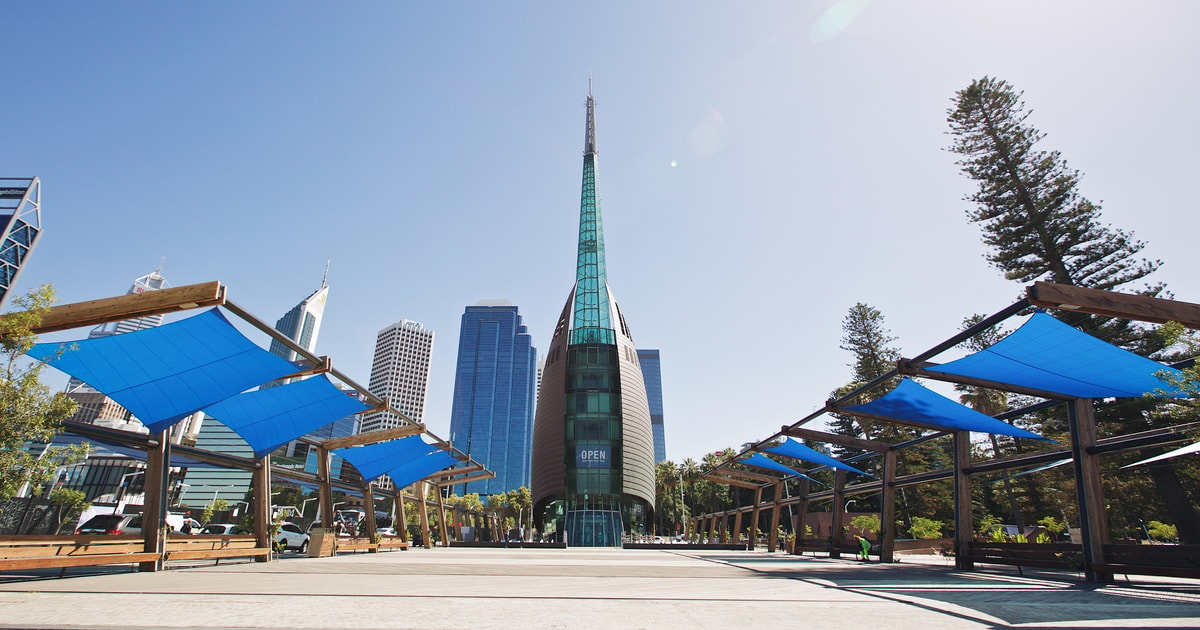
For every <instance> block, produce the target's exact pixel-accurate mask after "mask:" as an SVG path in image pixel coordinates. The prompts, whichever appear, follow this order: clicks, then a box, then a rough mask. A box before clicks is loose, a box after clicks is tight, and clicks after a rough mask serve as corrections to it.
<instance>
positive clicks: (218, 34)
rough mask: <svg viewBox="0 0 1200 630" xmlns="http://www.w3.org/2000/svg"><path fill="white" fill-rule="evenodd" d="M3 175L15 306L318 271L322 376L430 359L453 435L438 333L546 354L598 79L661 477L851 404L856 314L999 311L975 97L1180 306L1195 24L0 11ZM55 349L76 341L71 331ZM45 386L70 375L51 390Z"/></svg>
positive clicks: (868, 16) (610, 10)
mask: <svg viewBox="0 0 1200 630" xmlns="http://www.w3.org/2000/svg"><path fill="white" fill-rule="evenodd" d="M0 15H2V16H3V22H4V24H5V28H4V33H3V35H2V36H0V60H3V68H4V79H5V81H4V84H5V87H4V98H3V101H2V104H0V112H2V113H3V116H2V117H0V118H2V120H3V124H4V134H3V138H4V145H3V150H0V176H8V177H13V176H30V175H36V176H39V177H41V178H42V181H43V184H44V197H43V207H44V209H43V221H44V226H45V234H44V237H43V240H42V241H41V243H40V244H39V246H38V248H37V250H36V251H35V252H34V255H33V257H32V259H31V261H30V264H29V266H28V268H27V270H26V272H25V274H24V275H23V276H22V278H21V283H20V284H21V288H22V289H23V288H27V287H31V286H35V285H37V284H41V283H43V282H50V283H53V284H54V286H55V287H56V288H57V290H58V293H59V299H60V301H62V302H74V301H80V300H87V299H93V298H98V297H106V296H110V295H117V294H120V293H123V292H124V291H126V290H127V289H128V288H129V285H130V283H131V282H132V280H133V279H134V278H136V277H138V276H141V275H144V274H146V273H148V272H150V271H152V270H153V269H154V268H155V267H156V266H157V265H158V263H159V260H160V258H163V257H165V259H166V264H165V266H164V268H163V274H164V275H165V276H166V277H167V279H168V280H169V281H170V282H171V283H172V284H173V285H176V286H178V285H183V284H190V283H195V282H204V281H209V280H220V281H222V282H224V283H225V284H227V285H228V287H229V291H230V297H231V298H232V299H233V300H234V301H235V302H237V303H239V304H240V305H242V306H243V307H245V308H247V309H249V310H250V311H251V312H253V313H255V314H256V315H258V316H259V317H260V318H262V319H264V320H267V321H269V322H274V321H275V319H276V318H278V317H279V316H280V315H282V314H283V313H284V312H285V311H287V310H288V309H289V308H291V307H292V306H293V305H295V304H296V303H297V302H298V301H299V300H300V299H302V298H303V297H305V296H306V295H308V294H309V293H310V292H312V291H313V290H315V289H316V288H317V287H318V286H319V284H320V280H321V274H322V272H323V270H324V266H325V261H326V259H327V258H329V257H332V259H333V264H332V269H331V271H330V276H329V284H330V287H331V288H330V297H329V304H328V308H327V310H326V317H325V322H324V325H323V328H322V331H321V336H320V341H319V344H318V348H317V349H318V352H319V353H321V354H326V355H329V356H330V357H332V359H333V362H334V365H335V366H337V367H338V368H339V369H341V370H342V371H344V372H345V373H347V374H348V375H349V376H351V377H353V378H355V379H356V380H358V381H359V382H361V383H363V384H364V385H365V384H366V382H367V380H368V375H369V371H370V362H371V355H372V351H373V348H374V341H375V334H376V333H377V332H378V331H379V330H380V329H381V328H383V327H385V326H387V325H389V324H391V323H393V322H395V321H398V320H400V319H405V318H407V319H412V320H416V321H419V322H422V323H423V324H424V325H425V326H426V327H428V328H431V329H433V330H434V331H436V340H435V344H434V358H433V374H432V382H431V387H430V391H429V401H428V413H427V417H426V420H427V422H428V424H429V426H430V428H431V429H432V430H433V431H434V432H435V433H438V434H439V435H442V436H443V437H446V436H447V435H448V426H449V414H450V405H451V391H452V388H453V379H454V358H455V352H456V349H457V342H458V339H457V337H458V326H459V317H460V315H461V314H462V311H463V308H464V307H465V306H467V305H469V304H474V303H475V302H476V301H478V300H480V299H483V298H504V299H508V300H511V301H512V302H513V303H514V304H516V305H518V306H519V307H520V309H521V312H522V314H523V315H524V317H525V321H526V324H527V325H528V326H529V329H530V331H531V332H532V334H533V335H534V338H535V343H536V345H537V346H538V348H539V349H542V350H544V349H545V348H546V347H547V346H548V345H549V341H550V333H551V332H552V327H553V325H554V322H555V318H556V317H557V315H558V313H559V311H560V310H561V308H562V305H563V302H564V300H565V299H566V296H567V293H568V291H569V289H570V287H571V283H572V282H573V280H574V256H575V236H576V229H577V221H578V210H579V190H580V174H581V170H582V158H581V150H582V145H583V127H584V110H583V100H584V97H585V95H586V92H587V81H588V74H589V73H591V74H592V76H593V77H594V92H595V95H596V99H597V103H598V105H597V107H598V113H597V119H598V128H599V149H600V157H599V188H600V193H601V196H602V200H603V212H604V222H605V225H604V227H605V238H606V244H607V248H608V249H607V251H608V271H609V280H610V283H611V286H612V287H613V290H614V292H615V293H616V296H617V299H618V300H619V301H620V303H621V305H622V308H623V311H624V312H625V313H626V316H627V319H628V323H629V326H630V328H631V330H632V332H633V336H634V339H635V340H636V341H637V343H638V344H639V346H641V347H647V348H659V349H661V351H662V361H663V363H662V365H663V389H664V398H665V400H664V407H665V415H666V431H667V433H666V435H667V453H668V456H669V457H670V458H671V459H673V460H676V461H679V460H681V459H683V458H684V457H696V458H699V457H700V456H701V455H703V454H704V453H705V452H708V451H713V450H718V449H721V448H724V447H726V446H733V447H737V446H738V445H740V444H741V443H743V442H748V441H754V440H758V439H762V438H764V437H766V436H768V435H770V434H772V433H773V432H775V431H777V430H778V429H779V427H780V426H781V425H783V424H789V423H791V422H793V421H795V420H797V419H799V418H800V417H802V416H804V415H806V414H808V413H809V412H810V411H811V410H813V409H814V408H816V407H818V406H820V405H821V404H822V403H823V401H824V400H825V398H826V397H827V396H828V394H829V392H830V391H832V390H833V389H835V388H837V387H838V386H840V385H842V384H843V383H844V382H845V381H846V380H847V379H848V378H849V374H850V371H849V368H848V367H847V363H848V362H849V361H850V357H849V356H848V355H847V353H845V352H844V351H842V350H839V349H838V339H839V337H840V336H841V334H842V333H841V321H842V318H843V317H844V316H845V314H846V312H847V310H848V309H849V308H850V307H851V306H852V305H853V304H854V303H855V302H865V303H867V304H870V305H872V306H875V307H876V308H879V309H880V310H881V311H882V312H883V313H884V315H885V317H886V318H887V319H886V321H887V325H888V327H889V328H890V329H891V330H892V333H893V334H894V335H895V336H896V337H898V338H899V340H898V342H897V345H898V346H899V347H901V348H902V349H903V350H904V351H905V354H907V355H913V354H916V353H918V352H920V351H922V350H924V349H926V348H928V347H930V346H932V345H934V344H935V343H937V342H939V341H941V340H943V339H945V338H947V337H949V336H950V335H951V334H953V332H954V331H956V330H957V328H958V326H959V323H960V322H961V321H962V319H963V318H964V317H966V316H968V315H970V314H972V313H991V312H995V311H997V310H999V309H1000V308H1002V307H1004V306H1007V305H1008V304H1010V303H1011V302H1013V301H1014V300H1015V299H1016V298H1017V297H1018V295H1019V294H1020V291H1021V287H1020V286H1019V285H1017V284H1016V283H1012V282H1009V281H1006V280H1004V279H1003V278H1002V277H1001V275H1000V274H999V273H998V272H997V271H995V270H993V269H991V268H989V267H988V265H987V264H986V262H985V261H984V258H983V255H984V253H985V250H984V247H983V245H982V244H981V241H980V238H979V230H978V228H977V227H976V226H973V225H970V224H968V223H967V222H966V219H965V212H966V210H967V209H968V204H967V203H966V202H964V201H963V200H962V197H963V196H964V195H965V194H968V193H969V192H970V191H971V183H970V182H969V181H968V180H966V179H965V178H964V177H963V176H962V175H960V173H959V170H958V168H957V167H956V166H955V157H954V156H953V155H952V154H950V153H948V152H946V151H945V147H946V146H947V145H948V144H949V138H948V136H947V135H946V130H947V125H946V122H945V118H946V110H947V108H948V107H949V106H950V99H951V98H952V97H953V95H954V92H955V91H956V90H958V89H961V88H963V87H966V86H967V85H968V84H969V83H970V82H971V80H973V79H976V78H979V77H981V76H984V75H991V76H995V77H999V78H1003V79H1006V80H1008V81H1009V82H1011V83H1012V84H1014V85H1015V86H1016V87H1017V88H1018V89H1020V90H1023V91H1024V92H1025V100H1026V102H1027V104H1028V105H1029V107H1030V108H1031V109H1033V110H1034V114H1033V116H1032V117H1031V118H1030V122H1031V123H1032V124H1034V125H1035V126H1037V127H1039V128H1040V129H1042V130H1043V131H1044V132H1046V133H1047V134H1048V137H1047V139H1046V140H1045V142H1044V144H1043V148H1046V149H1056V150H1059V151H1061V152H1062V153H1063V155H1064V157H1065V158H1066V159H1067V160H1068V162H1069V164H1070V165H1071V166H1073V167H1075V168H1078V169H1080V170H1081V171H1082V172H1083V174H1084V175H1083V180H1082V186H1081V190H1082V192H1083V194H1084V195H1086V196H1087V197H1089V198H1090V199H1091V200H1093V201H1096V202H1103V208H1104V219H1105V220H1106V221H1107V222H1110V223H1111V224H1113V225H1114V226H1115V227H1119V228H1122V229H1126V230H1132V231H1133V232H1135V233H1136V235H1137V237H1138V238H1141V239H1143V240H1145V241H1146V242H1147V243H1148V247H1147V249H1146V250H1145V253H1146V254H1147V256H1149V257H1151V258H1158V259H1161V260H1163V261H1164V263H1165V265H1164V266H1163V268H1162V269H1161V270H1160V272H1159V273H1158V274H1157V275H1156V279H1158V280H1161V281H1164V282H1167V283H1168V285H1169V287H1170V288H1171V289H1172V290H1173V291H1174V292H1175V294H1176V295H1177V297H1179V298H1180V299H1184V300H1188V301H1197V302H1200V278H1197V275H1196V269H1197V267H1198V266H1200V265H1198V263H1200V253H1198V252H1200V248H1197V246H1196V244H1195V240H1196V235H1197V234H1198V233H1200V230H1198V228H1200V213H1198V212H1197V211H1196V208H1195V198H1196V196H1195V194H1194V191H1193V187H1194V184H1192V183H1190V182H1192V181H1194V179H1195V175H1194V173H1193V171H1194V169H1195V146H1196V144H1197V140H1198V136H1200V128H1198V123H1197V119H1198V117H1197V115H1196V112H1198V111H1200V90H1198V87H1197V82H1196V81H1194V80H1193V79H1194V77H1193V75H1194V69H1195V67H1196V65H1197V62H1198V61H1200V54H1198V53H1200V38H1197V37H1196V36H1195V32H1194V31H1195V25H1196V24H1200V3H1194V2H1187V1H1182V0H1181V1H1175V2H1165V1H1158V2H1156V1H1148V2H1095V1H1090V0H1089V1H1080V2H1043V1H1009V2H952V1H948V0H947V1H945V2H921V1H911V2H880V1H876V2H866V1H865V0H864V1H858V2H846V1H833V0H824V1H811V2H755V3H733V2H696V1H692V0H689V1H686V2H684V1H679V2H593V3H587V4H586V5H585V3H566V2H506V3H484V2H477V3H407V2H391V1H387V2H372V1H362V2H350V3H342V2H338V3H334V2H248V3H243V2H204V3H199V2H194V3H160V2H134V1H130V2H119V3H116V2H113V3H90V2H89V3H85V2H75V3H44V2H40V3H7V4H6V6H5V7H4V8H3V9H2V10H0ZM85 332H86V331H78V332H77V333H76V334H74V335H72V337H82V336H83V335H84V333H85ZM64 380H65V379H64Z"/></svg>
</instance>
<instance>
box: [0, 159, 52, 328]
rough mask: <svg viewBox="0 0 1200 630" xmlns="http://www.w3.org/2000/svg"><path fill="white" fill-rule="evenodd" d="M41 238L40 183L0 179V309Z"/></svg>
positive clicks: (37, 180) (31, 179)
mask: <svg viewBox="0 0 1200 630" xmlns="http://www.w3.org/2000/svg"><path fill="white" fill-rule="evenodd" d="M41 235H42V182H41V180H39V179H38V178H36V177H0V306H4V302H5V300H7V299H8V293H9V291H10V290H11V289H12V288H13V287H14V286H16V284H17V278H18V277H19V276H20V275H21V270H22V269H24V268H25V261H26V259H27V258H29V254H30V253H32V252H33V248H34V246H35V245H37V242H38V238H39V237H41Z"/></svg>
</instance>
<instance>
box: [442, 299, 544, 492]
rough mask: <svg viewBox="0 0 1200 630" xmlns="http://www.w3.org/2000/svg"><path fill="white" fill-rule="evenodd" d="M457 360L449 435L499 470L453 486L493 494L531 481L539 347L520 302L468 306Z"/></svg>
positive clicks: (459, 338) (490, 467)
mask: <svg viewBox="0 0 1200 630" xmlns="http://www.w3.org/2000/svg"><path fill="white" fill-rule="evenodd" d="M457 365H458V366H457V368H456V369H455V372H454V403H453V406H452V407H451V410H450V441H451V442H453V443H454V446H455V447H456V448H457V449H458V450H460V451H463V452H465V453H467V454H468V455H470V456H471V457H472V459H474V460H475V461H477V462H479V463H481V464H483V465H484V466H487V468H488V470H491V471H492V472H494V473H496V476H495V477H494V478H492V479H485V480H483V481H472V482H468V483H466V484H463V485H461V486H459V487H458V488H457V489H456V490H455V492H456V493H458V494H460V495H464V494H470V493H473V492H474V493H478V494H482V495H491V494H498V493H502V492H507V491H509V490H515V489H517V488H520V487H521V486H528V485H529V461H530V457H531V454H532V450H533V405H534V402H535V398H534V396H535V395H536V394H535V389H536V382H535V381H536V378H537V349H536V348H534V347H533V340H532V337H530V335H529V332H528V331H527V330H526V328H525V326H524V325H523V324H522V323H521V315H520V313H518V312H517V307H515V306H513V305H512V304H511V303H509V302H507V301H504V300H483V301H481V302H479V303H478V304H476V305H475V306H468V307H467V309H466V311H465V312H464V313H463V316H462V327H461V328H460V329H459V336H458V364H457Z"/></svg>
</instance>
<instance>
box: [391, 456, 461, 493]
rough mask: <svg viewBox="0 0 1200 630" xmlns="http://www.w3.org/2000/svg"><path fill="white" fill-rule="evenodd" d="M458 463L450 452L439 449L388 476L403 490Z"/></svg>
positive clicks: (394, 469)
mask: <svg viewBox="0 0 1200 630" xmlns="http://www.w3.org/2000/svg"><path fill="white" fill-rule="evenodd" d="M457 463H459V460H458V458H456V457H454V456H453V455H451V454H450V453H449V452H448V451H443V450H440V449H439V450H436V451H434V452H432V453H429V454H428V455H424V456H422V457H421V458H420V459H414V460H412V461H410V462H409V463H407V464H405V465H403V466H400V467H398V468H393V469H392V470H389V471H388V476H389V477H391V478H392V483H394V484H395V485H396V487H397V488H403V487H405V486H407V485H409V484H411V483H413V482H415V481H420V480H422V479H424V478H426V477H428V476H429V475H432V474H433V473H435V472H437V471H439V470H441V469H443V468H446V467H448V466H453V465H454V464H457Z"/></svg>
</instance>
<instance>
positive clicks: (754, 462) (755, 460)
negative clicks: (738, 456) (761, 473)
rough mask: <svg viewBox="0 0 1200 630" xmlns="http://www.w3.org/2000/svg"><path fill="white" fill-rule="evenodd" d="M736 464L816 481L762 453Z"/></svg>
mask: <svg viewBox="0 0 1200 630" xmlns="http://www.w3.org/2000/svg"><path fill="white" fill-rule="evenodd" d="M738 463H739V464H745V465H747V466H754V467H755V468H766V469H767V470H774V471H777V472H781V473H783V474H785V475H790V476H794V477H802V478H804V479H808V480H809V481H816V479H813V478H812V477H809V476H808V475H806V474H804V473H802V472H800V471H798V470H792V469H791V468H788V467H787V466H784V465H783V464H780V463H779V462H777V461H775V460H773V459H771V458H770V457H767V456H766V455H763V454H762V453H755V454H753V455H751V456H750V457H747V458H746V459H743V460H741V461H739V462H738ZM818 483H819V482H818Z"/></svg>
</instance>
